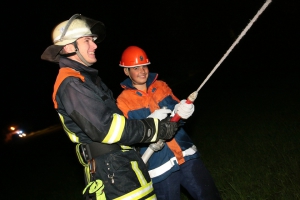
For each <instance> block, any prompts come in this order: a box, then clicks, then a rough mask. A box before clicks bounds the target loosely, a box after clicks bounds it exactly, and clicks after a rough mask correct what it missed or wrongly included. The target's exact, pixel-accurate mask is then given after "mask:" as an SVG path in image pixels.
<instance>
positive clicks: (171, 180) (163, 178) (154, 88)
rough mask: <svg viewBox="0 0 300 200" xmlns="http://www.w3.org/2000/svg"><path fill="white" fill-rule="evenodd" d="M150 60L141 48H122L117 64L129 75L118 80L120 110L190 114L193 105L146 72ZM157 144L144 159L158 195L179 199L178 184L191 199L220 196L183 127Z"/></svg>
mask: <svg viewBox="0 0 300 200" xmlns="http://www.w3.org/2000/svg"><path fill="white" fill-rule="evenodd" d="M149 64H150V61H149V59H148V57H147V55H146V53H145V51H144V50H143V49H141V48H139V47H137V46H130V47H128V48H126V49H125V50H124V52H123V54H122V57H121V61H120V64H119V65H120V66H121V67H123V68H124V73H125V74H126V75H127V76H128V77H129V78H127V79H125V80H124V81H123V82H122V83H121V86H122V88H123V89H124V90H123V91H122V93H121V94H120V95H119V96H118V98H117V105H118V107H119V108H120V110H121V111H122V112H123V114H124V115H125V116H126V117H127V118H128V119H142V118H146V117H149V116H150V117H153V116H155V117H157V118H159V119H160V120H163V119H165V118H166V117H167V116H168V115H169V113H171V112H172V115H173V114H174V113H177V114H179V116H181V118H182V119H187V118H189V117H190V116H191V115H192V113H193V112H194V105H193V104H187V103H185V100H182V101H180V100H179V99H178V98H177V97H176V96H175V95H174V94H173V92H172V90H171V88H170V87H169V86H168V85H167V84H166V83H165V82H164V81H161V80H158V79H157V77H158V74H156V73H150V72H149V68H148V66H149ZM136 148H137V149H139V150H140V153H141V154H142V155H143V154H144V153H145V152H147V151H146V150H147V148H149V144H146V145H145V144H143V145H136ZM150 148H152V147H151V145H150ZM160 148H161V149H154V151H155V152H154V153H153V154H152V156H151V157H150V159H149V160H148V163H147V166H148V171H149V174H150V177H151V179H152V182H153V186H154V190H155V193H156V196H157V198H158V199H162V200H165V199H170V200H180V187H181V186H182V187H184V188H185V189H186V190H187V191H188V192H189V194H190V195H191V196H192V197H193V198H194V199H201V200H208V199H209V200H211V199H214V200H217V199H221V198H220V196H219V192H218V190H217V188H216V186H215V183H214V181H213V179H212V177H211V175H210V173H209V171H208V170H207V169H206V167H205V166H204V164H203V162H202V161H201V159H200V153H199V151H198V150H197V148H196V146H195V145H194V144H193V142H192V140H191V139H190V137H189V136H188V134H187V133H186V132H185V130H184V129H183V127H180V128H179V129H178V131H177V132H176V134H175V137H174V138H172V139H170V140H167V141H166V144H165V145H164V146H163V145H162V146H161V147H160Z"/></svg>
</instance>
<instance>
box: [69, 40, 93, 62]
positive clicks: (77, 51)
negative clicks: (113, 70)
mask: <svg viewBox="0 0 300 200" xmlns="http://www.w3.org/2000/svg"><path fill="white" fill-rule="evenodd" d="M73 44H74V47H75V52H74V53H76V54H77V56H78V57H79V58H80V60H81V61H82V62H83V63H84V64H85V65H86V66H88V67H89V66H91V65H92V63H89V62H88V61H86V59H84V57H83V56H82V55H81V53H80V52H79V48H78V46H77V41H74V42H73Z"/></svg>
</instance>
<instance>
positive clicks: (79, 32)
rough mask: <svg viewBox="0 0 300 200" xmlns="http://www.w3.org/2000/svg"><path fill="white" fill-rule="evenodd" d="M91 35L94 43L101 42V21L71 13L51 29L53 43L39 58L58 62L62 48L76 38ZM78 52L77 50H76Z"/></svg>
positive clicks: (103, 33)
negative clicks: (70, 15) (66, 18)
mask: <svg viewBox="0 0 300 200" xmlns="http://www.w3.org/2000/svg"><path fill="white" fill-rule="evenodd" d="M85 36H91V37H93V39H94V41H95V42H96V43H99V42H101V41H102V40H103V39H104V37H105V26H104V24H103V23H102V22H100V21H96V20H94V19H91V18H87V17H85V16H83V15H81V14H75V15H73V16H72V17H71V18H70V19H69V20H66V21H63V22H61V23H59V24H58V25H57V26H56V27H55V28H54V29H53V31H52V42H53V45H51V46H49V47H48V48H47V49H46V50H45V51H44V53H43V54H42V56H41V58H42V59H43V60H47V61H51V62H58V61H59V58H60V56H61V54H60V51H61V50H62V48H63V47H64V46H65V45H67V44H70V43H74V45H75V47H76V48H77V44H76V40H77V39H79V38H81V37H85ZM76 52H78V53H79V51H76Z"/></svg>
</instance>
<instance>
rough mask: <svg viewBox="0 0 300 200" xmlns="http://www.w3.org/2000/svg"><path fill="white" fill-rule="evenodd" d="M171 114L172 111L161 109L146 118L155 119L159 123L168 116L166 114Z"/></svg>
mask: <svg viewBox="0 0 300 200" xmlns="http://www.w3.org/2000/svg"><path fill="white" fill-rule="evenodd" d="M171 112H172V111H171V110H170V109H167V108H162V109H158V110H155V111H154V112H153V113H151V114H150V115H149V116H148V117H147V118H157V119H159V120H160V121H161V120H163V119H165V118H166V117H167V116H168V114H169V113H171Z"/></svg>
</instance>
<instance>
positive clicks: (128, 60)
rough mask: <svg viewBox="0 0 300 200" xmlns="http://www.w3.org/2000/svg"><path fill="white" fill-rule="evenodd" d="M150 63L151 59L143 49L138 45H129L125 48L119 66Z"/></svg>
mask: <svg viewBox="0 0 300 200" xmlns="http://www.w3.org/2000/svg"><path fill="white" fill-rule="evenodd" d="M149 64H150V62H149V59H148V57H147V55H146V53H145V51H144V50H143V49H141V48H140V47H137V46H129V47H127V48H126V49H125V50H124V52H123V54H122V57H121V61H120V64H119V66H121V67H136V66H140V65H149Z"/></svg>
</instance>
